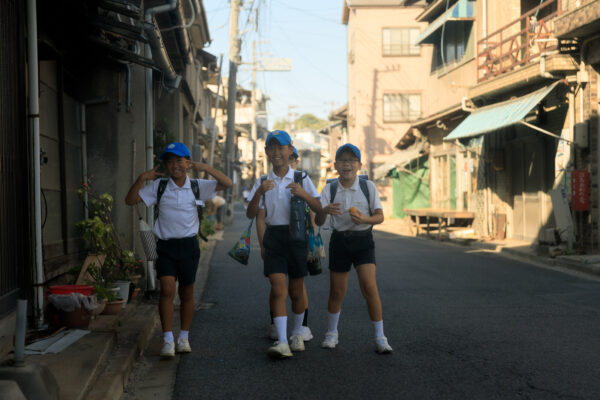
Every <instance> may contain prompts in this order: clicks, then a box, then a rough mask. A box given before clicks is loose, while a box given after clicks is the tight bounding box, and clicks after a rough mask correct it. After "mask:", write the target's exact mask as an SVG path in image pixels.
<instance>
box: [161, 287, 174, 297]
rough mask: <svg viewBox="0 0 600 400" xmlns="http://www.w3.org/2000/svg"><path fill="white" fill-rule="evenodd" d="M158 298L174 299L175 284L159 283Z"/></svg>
mask: <svg viewBox="0 0 600 400" xmlns="http://www.w3.org/2000/svg"><path fill="white" fill-rule="evenodd" d="M160 298H161V299H165V300H173V299H175V285H161V287H160Z"/></svg>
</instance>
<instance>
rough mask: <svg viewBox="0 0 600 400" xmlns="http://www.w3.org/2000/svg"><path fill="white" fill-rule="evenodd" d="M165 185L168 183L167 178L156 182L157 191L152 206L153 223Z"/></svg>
mask: <svg viewBox="0 0 600 400" xmlns="http://www.w3.org/2000/svg"><path fill="white" fill-rule="evenodd" d="M167 183H169V179H168V178H160V182H158V190H157V192H156V204H155V205H154V223H156V220H157V219H158V205H159V204H160V199H161V197H162V195H163V193H164V192H165V189H166V188H167Z"/></svg>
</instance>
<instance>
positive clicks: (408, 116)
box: [381, 90, 423, 124]
mask: <svg viewBox="0 0 600 400" xmlns="http://www.w3.org/2000/svg"><path fill="white" fill-rule="evenodd" d="M396 95H401V96H415V95H416V96H419V115H418V116H416V117H415V118H414V119H411V117H410V101H409V109H408V112H407V118H406V119H399V120H388V119H386V114H385V99H386V96H396ZM381 112H382V120H383V122H384V123H386V124H397V123H401V124H402V123H409V122H413V121H417V120H418V119H420V118H421V117H422V115H423V95H422V92H421V91H414V90H413V91H411V90H409V91H394V92H386V93H384V94H383V96H382V98H381Z"/></svg>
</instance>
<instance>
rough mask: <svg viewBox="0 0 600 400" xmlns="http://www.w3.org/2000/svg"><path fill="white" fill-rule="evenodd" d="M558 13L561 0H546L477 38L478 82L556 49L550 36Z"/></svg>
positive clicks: (554, 41)
mask: <svg viewBox="0 0 600 400" xmlns="http://www.w3.org/2000/svg"><path fill="white" fill-rule="evenodd" d="M560 13H561V9H560V1H559V0H547V1H545V2H543V3H542V4H540V5H539V6H537V7H535V8H533V9H531V10H530V11H528V12H527V13H525V14H523V15H522V16H521V17H520V18H518V19H516V20H514V21H512V22H510V23H509V24H507V25H505V26H504V27H502V28H500V29H498V30H497V31H496V32H494V33H492V34H490V35H488V36H487V37H485V38H483V39H481V40H479V41H478V42H477V82H483V81H485V80H488V79H490V78H493V77H495V76H498V75H501V74H503V73H506V72H509V71H512V70H514V69H516V68H518V67H520V66H523V65H525V64H527V63H529V62H531V61H533V60H535V59H536V58H539V56H540V55H541V54H542V53H545V52H549V51H553V50H556V49H558V42H557V40H556V39H555V38H554V37H553V20H554V18H555V17H556V16H557V15H559V14H560ZM540 14H541V15H542V16H543V17H540ZM538 17H539V18H538Z"/></svg>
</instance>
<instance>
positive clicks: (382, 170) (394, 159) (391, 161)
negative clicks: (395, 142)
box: [373, 142, 425, 180]
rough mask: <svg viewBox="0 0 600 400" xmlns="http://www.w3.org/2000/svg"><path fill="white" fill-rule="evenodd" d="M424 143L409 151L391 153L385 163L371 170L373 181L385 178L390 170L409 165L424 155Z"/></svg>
mask: <svg viewBox="0 0 600 400" xmlns="http://www.w3.org/2000/svg"><path fill="white" fill-rule="evenodd" d="M424 143H425V142H421V143H420V144H418V145H415V146H413V147H412V148H410V149H405V150H397V151H395V152H393V153H392V154H391V155H390V156H389V158H388V159H387V161H386V162H385V163H383V164H382V165H380V166H379V167H377V168H375V169H374V170H373V179H374V180H377V179H381V178H383V177H385V176H386V175H387V174H388V172H390V170H392V169H394V168H402V167H404V166H405V165H407V164H409V163H410V162H411V161H412V160H415V159H417V158H419V157H421V156H423V155H425V153H424V152H425V150H424Z"/></svg>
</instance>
